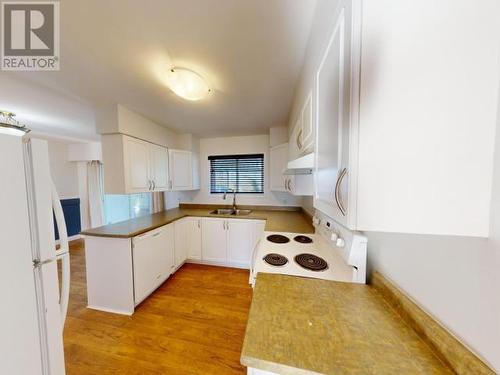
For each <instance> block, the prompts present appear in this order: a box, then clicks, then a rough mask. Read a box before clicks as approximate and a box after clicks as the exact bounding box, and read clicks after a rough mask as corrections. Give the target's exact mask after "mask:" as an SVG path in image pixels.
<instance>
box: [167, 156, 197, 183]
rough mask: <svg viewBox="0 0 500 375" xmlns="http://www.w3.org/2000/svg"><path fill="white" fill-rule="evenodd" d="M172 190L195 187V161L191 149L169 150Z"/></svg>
mask: <svg viewBox="0 0 500 375" xmlns="http://www.w3.org/2000/svg"><path fill="white" fill-rule="evenodd" d="M168 155H169V170H170V190H192V189H193V162H192V153H191V151H184V150H173V149H169V150H168Z"/></svg>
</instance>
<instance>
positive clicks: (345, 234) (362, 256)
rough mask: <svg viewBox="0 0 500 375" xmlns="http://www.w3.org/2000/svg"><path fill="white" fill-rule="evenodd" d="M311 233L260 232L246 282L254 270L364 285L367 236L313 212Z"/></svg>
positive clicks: (254, 278)
mask: <svg viewBox="0 0 500 375" xmlns="http://www.w3.org/2000/svg"><path fill="white" fill-rule="evenodd" d="M313 223H314V226H315V228H316V233H315V234H301V233H289V232H264V235H263V237H262V238H261V239H260V241H259V242H258V244H257V246H256V247H255V250H254V254H253V259H252V268H251V272H250V284H252V286H254V285H255V280H256V278H257V273H259V272H265V273H279V274H284V275H292V276H300V277H311V278H317V279H324V280H334V281H344V282H353V283H361V284H364V283H365V282H366V247H367V238H366V237H365V236H363V235H361V234H360V233H359V232H353V231H350V230H348V229H347V228H345V227H343V226H342V225H340V224H338V223H337V222H335V221H334V220H333V219H331V218H329V217H328V216H326V215H324V214H322V213H320V212H319V211H316V214H315V217H314V219H313Z"/></svg>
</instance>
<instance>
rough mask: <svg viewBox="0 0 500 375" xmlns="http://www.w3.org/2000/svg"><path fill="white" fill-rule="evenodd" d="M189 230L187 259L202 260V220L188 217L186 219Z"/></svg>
mask: <svg viewBox="0 0 500 375" xmlns="http://www.w3.org/2000/svg"><path fill="white" fill-rule="evenodd" d="M184 220H185V221H186V226H187V228H188V232H187V233H188V237H187V243H188V246H187V258H188V259H190V260H201V218H200V217H188V218H186V219H184Z"/></svg>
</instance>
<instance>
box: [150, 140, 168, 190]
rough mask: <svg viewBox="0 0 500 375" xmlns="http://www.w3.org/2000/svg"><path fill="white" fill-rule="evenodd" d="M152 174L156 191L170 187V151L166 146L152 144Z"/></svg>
mask: <svg viewBox="0 0 500 375" xmlns="http://www.w3.org/2000/svg"><path fill="white" fill-rule="evenodd" d="M149 152H150V158H149V160H150V168H149V170H150V176H151V181H152V183H153V190H154V191H163V190H167V189H168V151H167V149H166V148H165V147H161V146H157V145H150V146H149Z"/></svg>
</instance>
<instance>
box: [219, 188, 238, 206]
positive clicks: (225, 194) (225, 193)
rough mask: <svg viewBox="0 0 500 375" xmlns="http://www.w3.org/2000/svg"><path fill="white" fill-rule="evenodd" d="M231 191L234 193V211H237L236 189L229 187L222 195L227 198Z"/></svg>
mask: <svg viewBox="0 0 500 375" xmlns="http://www.w3.org/2000/svg"><path fill="white" fill-rule="evenodd" d="M229 191H230V192H231V193H233V211H236V190H235V189H227V190H226V191H225V192H224V196H223V197H222V199H224V200H226V196H227V193H228V192H229Z"/></svg>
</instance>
